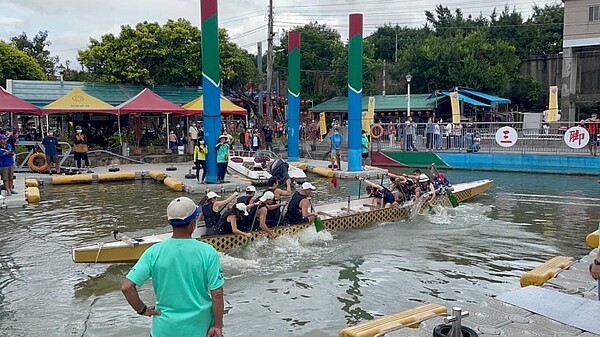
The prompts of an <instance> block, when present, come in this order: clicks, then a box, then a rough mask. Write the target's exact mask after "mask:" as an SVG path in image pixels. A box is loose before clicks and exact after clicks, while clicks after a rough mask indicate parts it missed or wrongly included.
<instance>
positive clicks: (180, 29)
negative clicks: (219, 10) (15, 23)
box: [79, 19, 257, 95]
mask: <svg viewBox="0 0 600 337" xmlns="http://www.w3.org/2000/svg"><path fill="white" fill-rule="evenodd" d="M219 48H220V54H221V64H220V65H221V78H222V80H223V83H224V87H223V90H224V91H225V92H226V93H228V94H229V93H233V94H236V95H243V90H242V88H243V87H244V86H245V85H247V84H249V83H253V82H255V81H256V77H257V75H256V70H255V69H256V68H255V66H254V63H253V60H252V55H250V54H248V53H247V52H245V51H243V50H242V49H240V48H239V47H238V46H237V45H236V44H235V43H232V42H230V41H229V37H228V36H227V33H226V32H225V31H224V30H221V31H220V32H219ZM79 61H80V62H81V63H82V65H83V66H84V67H86V68H87V69H88V70H89V72H90V74H91V77H92V78H93V79H95V80H97V81H101V82H112V83H134V84H142V85H154V84H157V85H176V86H199V85H201V84H202V68H201V65H202V61H201V32H200V29H199V28H198V27H195V26H193V25H192V24H191V23H190V22H189V21H187V20H184V19H178V20H177V21H174V20H169V21H167V22H166V24H165V25H164V26H160V25H159V24H158V23H156V22H152V23H148V22H142V23H138V24H137V25H136V26H135V28H134V27H131V26H128V25H125V26H121V32H120V33H119V35H118V36H115V35H113V34H107V35H103V36H102V37H101V38H100V39H99V40H98V39H93V38H92V39H90V45H89V47H88V49H86V50H82V51H80V52H79Z"/></svg>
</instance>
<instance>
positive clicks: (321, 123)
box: [319, 112, 327, 140]
mask: <svg viewBox="0 0 600 337" xmlns="http://www.w3.org/2000/svg"><path fill="white" fill-rule="evenodd" d="M319 129H320V133H321V140H323V137H324V136H325V135H326V134H327V122H326V121H325V113H324V112H321V114H320V117H319Z"/></svg>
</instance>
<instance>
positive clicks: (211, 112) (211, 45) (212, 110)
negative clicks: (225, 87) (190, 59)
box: [200, 0, 221, 184]
mask: <svg viewBox="0 0 600 337" xmlns="http://www.w3.org/2000/svg"><path fill="white" fill-rule="evenodd" d="M200 17H201V20H202V95H204V141H205V142H206V145H207V147H208V154H207V155H206V166H207V171H206V182H207V183H213V184H214V183H216V182H217V151H216V146H217V141H218V140H219V135H220V134H221V89H220V85H221V79H220V76H219V23H218V19H217V0H200Z"/></svg>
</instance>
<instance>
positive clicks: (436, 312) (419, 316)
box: [339, 304, 448, 337]
mask: <svg viewBox="0 0 600 337" xmlns="http://www.w3.org/2000/svg"><path fill="white" fill-rule="evenodd" d="M447 313H448V309H446V307H444V306H441V305H439V304H426V305H422V306H420V307H417V308H413V309H409V310H405V311H401V312H398V313H395V314H392V315H388V316H384V317H381V318H378V319H375V320H372V321H368V322H365V323H361V324H359V325H356V326H353V327H349V328H345V329H343V330H342V331H340V334H339V336H340V337H374V336H383V335H385V334H386V333H387V332H391V331H395V330H398V329H400V328H402V327H410V328H418V327H419V323H421V322H423V321H425V320H428V319H430V318H433V317H437V316H444V315H446V314H447Z"/></svg>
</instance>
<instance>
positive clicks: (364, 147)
mask: <svg viewBox="0 0 600 337" xmlns="http://www.w3.org/2000/svg"><path fill="white" fill-rule="evenodd" d="M360 142H361V148H360V149H361V153H362V168H361V169H362V170H363V171H365V170H366V167H367V159H368V158H369V137H368V136H367V131H365V130H363V131H362V137H361V139H360Z"/></svg>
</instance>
